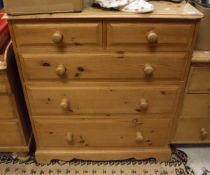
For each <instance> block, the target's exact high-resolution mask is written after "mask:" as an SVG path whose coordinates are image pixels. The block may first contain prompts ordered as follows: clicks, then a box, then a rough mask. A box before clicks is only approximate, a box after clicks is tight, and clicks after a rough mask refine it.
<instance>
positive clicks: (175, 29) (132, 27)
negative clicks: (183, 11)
mask: <svg viewBox="0 0 210 175" xmlns="http://www.w3.org/2000/svg"><path fill="white" fill-rule="evenodd" d="M107 28H108V39H107V40H108V48H109V49H113V50H120V51H122V50H133V51H140V50H143V51H148V50H157V51H185V50H188V49H189V48H190V47H191V42H192V38H193V33H194V25H193V24H181V23H180V24H179V23H156V24H154V23H108V24H107Z"/></svg>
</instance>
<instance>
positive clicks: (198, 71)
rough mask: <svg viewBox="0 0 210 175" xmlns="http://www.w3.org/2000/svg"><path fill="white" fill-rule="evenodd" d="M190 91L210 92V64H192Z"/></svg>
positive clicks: (189, 82)
mask: <svg viewBox="0 0 210 175" xmlns="http://www.w3.org/2000/svg"><path fill="white" fill-rule="evenodd" d="M187 91H188V92H195V93H196V92H205V93H206V92H207V93H209V92H210V66H192V68H191V72H190V77H189V80H188V89H187Z"/></svg>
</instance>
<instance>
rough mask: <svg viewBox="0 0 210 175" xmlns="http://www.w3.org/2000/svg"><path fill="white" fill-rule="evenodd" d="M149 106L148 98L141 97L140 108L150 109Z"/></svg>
mask: <svg viewBox="0 0 210 175" xmlns="http://www.w3.org/2000/svg"><path fill="white" fill-rule="evenodd" d="M148 107H149V104H148V102H147V100H146V99H144V98H143V99H141V103H140V109H141V110H142V111H146V110H147V109H148Z"/></svg>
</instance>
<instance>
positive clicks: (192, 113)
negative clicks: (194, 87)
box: [181, 94, 210, 119]
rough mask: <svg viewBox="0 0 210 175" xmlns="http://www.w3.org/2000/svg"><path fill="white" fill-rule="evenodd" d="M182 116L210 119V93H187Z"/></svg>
mask: <svg viewBox="0 0 210 175" xmlns="http://www.w3.org/2000/svg"><path fill="white" fill-rule="evenodd" d="M181 117H182V118H209V119H210V94H186V95H185V99H184V106H183V109H182V115H181Z"/></svg>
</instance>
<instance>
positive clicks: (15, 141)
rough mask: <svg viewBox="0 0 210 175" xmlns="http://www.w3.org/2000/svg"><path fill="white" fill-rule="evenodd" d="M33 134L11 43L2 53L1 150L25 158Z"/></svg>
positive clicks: (0, 58) (0, 86) (0, 89)
mask: <svg viewBox="0 0 210 175" xmlns="http://www.w3.org/2000/svg"><path fill="white" fill-rule="evenodd" d="M31 136H32V134H31V127H30V122H29V119H28V113H27V109H26V104H25V101H24V95H23V92H22V88H21V84H20V78H19V76H18V71H17V66H16V62H15V57H14V52H13V49H12V45H11V44H10V45H9V46H8V47H7V49H6V51H5V54H0V152H13V153H18V154H19V156H21V157H22V158H24V157H23V156H24V155H27V154H28V152H29V149H30V141H31ZM23 153H24V154H23ZM19 158H20V157H19ZM25 158H27V157H25Z"/></svg>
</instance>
